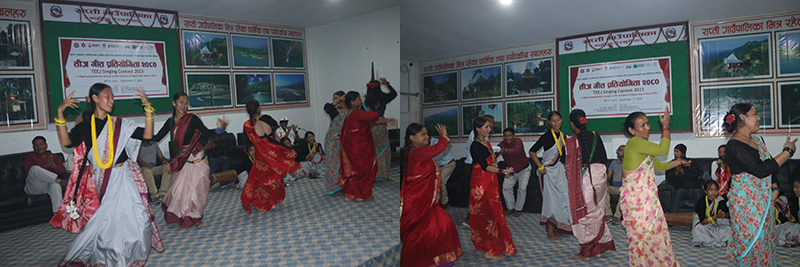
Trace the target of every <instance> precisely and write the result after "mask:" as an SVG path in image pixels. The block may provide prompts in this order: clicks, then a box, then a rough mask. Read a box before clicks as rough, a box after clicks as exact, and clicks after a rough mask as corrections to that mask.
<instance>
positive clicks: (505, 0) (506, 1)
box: [500, 0, 511, 5]
mask: <svg viewBox="0 0 800 267" xmlns="http://www.w3.org/2000/svg"><path fill="white" fill-rule="evenodd" d="M500 3H501V4H504V5H510V4H511V0H500Z"/></svg>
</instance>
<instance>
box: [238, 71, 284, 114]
mask: <svg viewBox="0 0 800 267" xmlns="http://www.w3.org/2000/svg"><path fill="white" fill-rule="evenodd" d="M233 85H234V86H235V88H236V106H237V107H244V106H245V104H246V103H247V101H249V100H250V99H255V100H257V101H258V103H260V104H261V105H262V106H264V105H272V104H273V103H274V99H273V97H272V74H271V73H234V74H233Z"/></svg>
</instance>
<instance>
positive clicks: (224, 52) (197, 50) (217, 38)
mask: <svg viewBox="0 0 800 267" xmlns="http://www.w3.org/2000/svg"><path fill="white" fill-rule="evenodd" d="M182 36H183V53H184V54H183V60H184V66H186V67H187V68H227V67H228V66H229V63H228V34H226V33H216V32H198V31H183V32H182Z"/></svg>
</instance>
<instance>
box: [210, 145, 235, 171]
mask: <svg viewBox="0 0 800 267" xmlns="http://www.w3.org/2000/svg"><path fill="white" fill-rule="evenodd" d="M215 147H217V144H216V143H214V141H211V140H209V141H208V142H207V143H206V146H205V149H206V151H208V150H211V149H214V148H215ZM207 157H208V168H209V169H210V170H211V173H210V174H215V173H219V172H226V171H228V170H230V169H231V166H230V165H231V161H230V160H229V159H228V157H226V156H220V157H211V156H207Z"/></svg>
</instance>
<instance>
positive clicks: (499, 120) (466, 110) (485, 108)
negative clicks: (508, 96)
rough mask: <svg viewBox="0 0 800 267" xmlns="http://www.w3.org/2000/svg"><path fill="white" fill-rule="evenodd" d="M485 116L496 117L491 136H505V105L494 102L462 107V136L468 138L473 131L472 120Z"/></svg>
mask: <svg viewBox="0 0 800 267" xmlns="http://www.w3.org/2000/svg"><path fill="white" fill-rule="evenodd" d="M484 115H492V116H493V117H494V128H492V133H491V136H498V135H503V103H502V102H492V103H482V104H472V105H462V106H461V116H462V117H461V125H462V126H461V128H462V131H461V136H464V137H468V136H469V132H471V131H472V119H474V118H475V117H479V116H484ZM448 133H449V132H448Z"/></svg>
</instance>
